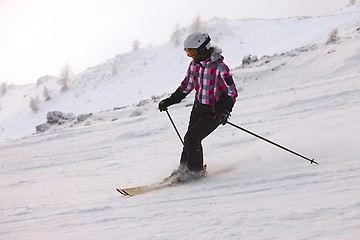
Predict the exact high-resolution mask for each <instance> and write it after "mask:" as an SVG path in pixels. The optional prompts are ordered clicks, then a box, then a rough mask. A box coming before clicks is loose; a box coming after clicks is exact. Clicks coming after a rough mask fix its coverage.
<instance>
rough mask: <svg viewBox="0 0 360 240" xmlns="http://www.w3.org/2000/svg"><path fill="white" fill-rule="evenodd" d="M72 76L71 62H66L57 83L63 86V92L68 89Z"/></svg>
mask: <svg viewBox="0 0 360 240" xmlns="http://www.w3.org/2000/svg"><path fill="white" fill-rule="evenodd" d="M71 76H72V72H71V68H70V66H69V64H67V63H66V64H65V65H64V67H63V68H62V69H61V70H60V75H59V79H58V81H57V83H58V84H59V85H60V86H61V92H65V91H66V90H68V88H69V87H68V82H69V81H70V78H71Z"/></svg>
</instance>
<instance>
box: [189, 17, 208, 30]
mask: <svg viewBox="0 0 360 240" xmlns="http://www.w3.org/2000/svg"><path fill="white" fill-rule="evenodd" d="M191 31H192V32H193V33H195V32H204V31H205V27H204V24H203V23H202V21H201V18H200V15H198V16H197V17H196V18H195V20H194V21H193V23H192V24H191Z"/></svg>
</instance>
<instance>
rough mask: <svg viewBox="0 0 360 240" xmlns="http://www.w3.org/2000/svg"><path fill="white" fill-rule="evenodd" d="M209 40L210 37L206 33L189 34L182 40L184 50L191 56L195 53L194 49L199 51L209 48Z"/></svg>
mask: <svg viewBox="0 0 360 240" xmlns="http://www.w3.org/2000/svg"><path fill="white" fill-rule="evenodd" d="M210 40H211V38H210V36H209V34H207V33H193V34H190V35H189V36H188V37H187V38H186V39H185V41H184V50H185V51H186V53H187V54H188V56H189V57H192V56H193V55H195V54H196V51H199V50H200V52H203V51H206V50H209V49H210V47H211V45H210ZM191 50H195V51H191Z"/></svg>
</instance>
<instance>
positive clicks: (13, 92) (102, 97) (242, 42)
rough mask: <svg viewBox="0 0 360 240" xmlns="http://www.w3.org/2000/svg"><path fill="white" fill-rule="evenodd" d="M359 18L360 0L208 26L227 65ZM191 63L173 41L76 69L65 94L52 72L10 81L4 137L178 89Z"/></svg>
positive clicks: (1, 102)
mask: <svg viewBox="0 0 360 240" xmlns="http://www.w3.org/2000/svg"><path fill="white" fill-rule="evenodd" d="M359 18H360V17H359V5H355V6H353V7H350V8H347V9H344V10H342V11H338V12H333V13H330V14H328V15H325V16H319V17H315V18H310V17H298V18H288V19H276V20H261V19H245V20H229V19H214V20H213V21H211V22H207V23H205V24H204V25H205V26H204V27H205V28H206V29H207V31H208V32H209V33H210V35H211V36H212V38H213V42H214V43H215V44H217V45H218V46H219V47H221V48H222V50H223V52H224V55H225V58H226V62H227V64H228V65H229V66H230V67H231V68H236V67H239V66H240V65H241V64H242V59H243V57H244V56H246V55H249V54H252V55H257V56H258V57H259V58H260V57H261V56H263V55H269V56H272V55H274V54H281V53H284V52H287V51H291V50H293V49H295V48H299V47H303V46H307V45H312V44H323V43H325V42H326V41H327V39H328V38H329V35H330V33H331V32H332V31H333V30H334V29H337V30H338V32H339V35H340V36H341V35H343V34H344V31H346V30H347V29H350V28H354V27H356V24H357V23H358V22H359V21H360V20H359ZM188 33H189V31H188V29H182V30H180V38H182V39H183V38H184V37H186V35H187V34H188ZM188 63H189V59H188V58H187V57H186V55H185V54H184V53H183V52H182V47H181V46H176V45H175V44H174V43H173V42H169V43H168V44H165V45H161V46H157V47H153V48H146V49H140V50H138V51H135V52H128V53H125V54H121V55H117V56H116V57H115V58H113V59H109V60H108V61H107V62H105V63H102V64H99V65H97V66H94V67H91V68H89V69H87V70H86V71H84V72H81V73H79V74H76V75H74V76H73V77H72V78H71V80H70V82H69V83H68V85H69V90H68V91H67V92H65V93H61V91H60V88H61V87H60V86H59V85H58V84H57V83H56V82H57V78H56V77H51V76H46V77H42V78H40V79H39V81H38V83H37V84H35V83H34V84H30V85H26V86H9V87H8V91H7V93H6V94H5V95H3V96H2V97H0V106H1V108H0V140H4V139H16V138H21V137H24V136H29V135H31V134H33V133H34V132H35V126H37V125H39V124H42V123H44V122H45V121H46V114H47V113H48V112H49V111H57V110H58V111H62V112H65V113H68V112H72V113H74V114H76V115H78V114H84V113H97V112H100V111H108V110H111V109H114V108H122V107H127V106H131V105H132V104H136V103H138V102H139V101H141V100H146V99H150V98H151V97H153V96H162V95H164V94H167V93H169V92H173V91H174V89H175V88H176V87H177V85H178V83H179V82H180V80H181V79H182V78H183V76H184V74H185V71H186V67H187V65H188ZM45 88H46V89H48V91H49V93H50V96H51V100H50V101H45V99H44V96H43V91H44V89H45ZM31 99H39V110H38V111H37V112H36V113H34V112H33V111H32V109H31V108H30V106H29V103H30V101H31Z"/></svg>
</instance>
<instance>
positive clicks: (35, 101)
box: [29, 96, 40, 112]
mask: <svg viewBox="0 0 360 240" xmlns="http://www.w3.org/2000/svg"><path fill="white" fill-rule="evenodd" d="M39 104H40V101H39V97H38V96H36V97H35V98H30V102H29V106H30V108H31V110H32V111H33V112H37V111H39Z"/></svg>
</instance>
